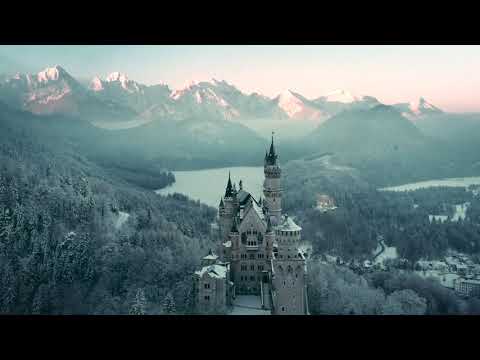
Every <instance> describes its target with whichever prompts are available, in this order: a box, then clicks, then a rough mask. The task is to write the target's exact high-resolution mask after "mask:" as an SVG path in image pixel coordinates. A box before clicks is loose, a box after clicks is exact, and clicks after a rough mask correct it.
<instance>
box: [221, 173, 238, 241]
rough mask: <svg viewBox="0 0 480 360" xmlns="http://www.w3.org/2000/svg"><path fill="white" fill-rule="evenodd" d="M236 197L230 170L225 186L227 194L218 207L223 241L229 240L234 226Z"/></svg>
mask: <svg viewBox="0 0 480 360" xmlns="http://www.w3.org/2000/svg"><path fill="white" fill-rule="evenodd" d="M236 198H237V196H236V192H235V190H234V188H233V186H232V180H231V178H230V172H229V173H228V182H227V187H226V188H225V196H224V199H223V200H221V201H220V205H219V208H218V213H219V225H220V236H221V239H220V240H221V242H224V241H226V240H227V238H228V234H229V233H230V229H231V228H232V224H233V217H234V215H235V210H236V202H237V201H236Z"/></svg>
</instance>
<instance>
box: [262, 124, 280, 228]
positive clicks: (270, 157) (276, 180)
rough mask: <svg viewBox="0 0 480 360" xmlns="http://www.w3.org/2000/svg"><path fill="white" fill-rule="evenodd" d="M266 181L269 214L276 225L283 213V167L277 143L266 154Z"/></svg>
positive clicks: (265, 193)
mask: <svg viewBox="0 0 480 360" xmlns="http://www.w3.org/2000/svg"><path fill="white" fill-rule="evenodd" d="M264 174H265V181H264V183H263V195H264V196H265V201H264V203H265V207H266V208H267V212H268V216H270V217H272V220H273V221H274V225H276V224H278V223H279V222H280V217H281V214H282V188H281V186H280V178H281V174H282V172H281V169H280V166H279V164H278V155H277V154H276V153H275V145H274V143H273V133H272V143H271V144H270V151H269V153H268V154H266V155H265V166H264Z"/></svg>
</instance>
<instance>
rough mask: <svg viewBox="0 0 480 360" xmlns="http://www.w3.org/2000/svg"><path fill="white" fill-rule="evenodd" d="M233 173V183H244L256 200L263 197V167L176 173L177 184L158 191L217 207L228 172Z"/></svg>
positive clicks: (162, 193) (245, 188)
mask: <svg viewBox="0 0 480 360" xmlns="http://www.w3.org/2000/svg"><path fill="white" fill-rule="evenodd" d="M229 171H230V172H231V177H232V183H233V182H235V183H236V184H237V190H239V186H238V183H239V181H240V180H242V182H243V189H244V190H246V191H248V192H250V193H251V194H252V195H253V196H254V197H255V199H257V200H258V198H259V197H260V196H261V195H262V188H263V179H264V175H263V167H262V166H241V167H230V168H220V169H205V170H193V171H174V172H173V174H174V175H175V183H173V184H172V185H171V186H168V187H166V188H164V189H160V190H156V191H155V192H156V193H157V194H160V195H168V194H173V193H180V194H184V195H186V196H188V197H189V198H191V199H193V200H200V202H202V203H204V204H207V205H210V206H213V207H217V206H218V204H219V202H220V197H221V196H223V195H224V194H225V187H226V186H227V181H228V172H229Z"/></svg>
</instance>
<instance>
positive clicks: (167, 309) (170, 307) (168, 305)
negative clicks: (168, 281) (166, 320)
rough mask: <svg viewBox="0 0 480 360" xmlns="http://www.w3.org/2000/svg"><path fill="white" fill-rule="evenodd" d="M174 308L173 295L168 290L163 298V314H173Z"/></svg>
mask: <svg viewBox="0 0 480 360" xmlns="http://www.w3.org/2000/svg"><path fill="white" fill-rule="evenodd" d="M176 311H177V310H176V308H175V300H174V299H173V295H172V293H171V292H169V293H168V294H167V295H166V296H165V299H163V312H164V313H165V314H174V313H175V312H176Z"/></svg>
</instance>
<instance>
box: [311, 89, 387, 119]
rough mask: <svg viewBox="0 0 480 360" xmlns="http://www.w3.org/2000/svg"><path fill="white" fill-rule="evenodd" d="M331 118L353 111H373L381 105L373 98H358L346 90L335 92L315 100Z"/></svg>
mask: <svg viewBox="0 0 480 360" xmlns="http://www.w3.org/2000/svg"><path fill="white" fill-rule="evenodd" d="M313 103H314V104H315V105H316V106H317V107H319V108H320V109H322V110H323V112H324V113H326V114H328V115H329V116H330V117H331V116H334V115H336V114H338V113H340V112H342V111H345V110H351V109H371V108H373V107H374V106H377V105H380V104H381V103H380V102H379V101H378V100H377V99H376V98H374V97H373V96H357V95H353V94H352V93H351V92H349V91H346V90H335V91H333V92H330V93H328V94H326V95H324V96H320V97H319V98H317V99H315V100H313Z"/></svg>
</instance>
